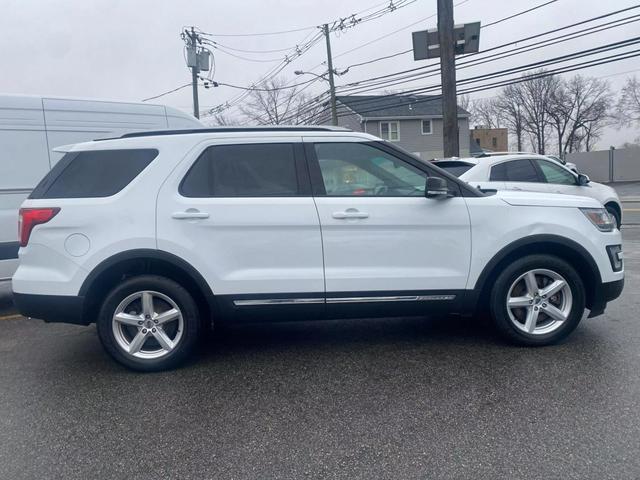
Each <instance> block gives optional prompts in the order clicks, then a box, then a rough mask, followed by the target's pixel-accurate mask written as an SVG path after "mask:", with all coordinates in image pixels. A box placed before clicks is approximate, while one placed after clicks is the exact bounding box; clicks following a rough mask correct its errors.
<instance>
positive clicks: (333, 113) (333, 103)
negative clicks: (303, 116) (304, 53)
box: [322, 23, 338, 126]
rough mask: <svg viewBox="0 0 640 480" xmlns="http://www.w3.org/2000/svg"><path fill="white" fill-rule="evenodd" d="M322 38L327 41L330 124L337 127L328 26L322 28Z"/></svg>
mask: <svg viewBox="0 0 640 480" xmlns="http://www.w3.org/2000/svg"><path fill="white" fill-rule="evenodd" d="M322 30H323V31H324V38H325V40H326V41H327V67H329V93H330V95H331V124H332V125H334V126H337V125H338V108H337V106H336V87H335V84H334V83H333V59H332V58H331V41H330V40H329V25H328V24H326V23H325V24H324V26H323V27H322Z"/></svg>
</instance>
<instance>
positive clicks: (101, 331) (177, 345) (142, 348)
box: [97, 275, 201, 371]
mask: <svg viewBox="0 0 640 480" xmlns="http://www.w3.org/2000/svg"><path fill="white" fill-rule="evenodd" d="M97 323H98V335H99V336H100V340H101V342H102V345H103V346H104V348H105V350H107V352H108V353H109V354H110V355H111V356H112V357H113V358H114V359H115V360H117V361H118V362H120V363H122V364H123V365H125V366H127V367H129V368H132V369H135V370H140V371H157V370H165V369H169V368H174V367H176V366H178V365H179V364H180V363H182V362H183V361H184V360H185V359H186V358H187V357H188V356H189V355H190V354H191V353H192V351H193V350H194V347H195V345H196V341H197V339H198V334H199V330H200V327H201V321H200V318H199V312H198V308H197V306H196V304H195V302H194V300H193V298H192V297H191V295H190V294H189V292H188V291H187V290H185V289H184V288H183V287H182V286H180V285H179V284H178V283H176V282H174V281H173V280H170V279H168V278H165V277H160V276H155V275H143V276H139V277H133V278H130V279H128V280H126V281H125V282H123V283H122V284H120V285H118V286H116V287H115V288H114V289H113V290H112V291H111V292H110V293H109V295H108V296H107V298H106V299H105V301H104V304H103V305H102V308H101V310H100V316H99V318H98V322H97Z"/></svg>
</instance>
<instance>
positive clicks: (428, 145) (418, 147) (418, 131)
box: [341, 118, 469, 160]
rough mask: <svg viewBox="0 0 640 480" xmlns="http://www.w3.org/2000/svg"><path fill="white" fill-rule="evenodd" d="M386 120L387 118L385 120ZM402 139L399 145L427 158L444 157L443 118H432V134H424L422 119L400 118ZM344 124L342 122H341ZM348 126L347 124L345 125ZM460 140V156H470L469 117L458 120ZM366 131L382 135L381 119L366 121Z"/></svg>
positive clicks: (398, 142)
mask: <svg viewBox="0 0 640 480" xmlns="http://www.w3.org/2000/svg"><path fill="white" fill-rule="evenodd" d="M383 121H385V120H383ZM399 122H400V125H399V127H400V140H399V141H397V142H393V143H396V144H397V145H398V146H400V147H402V148H404V149H405V150H408V151H409V152H412V153H415V154H417V155H419V156H420V158H423V159H425V160H431V159H434V158H442V157H443V155H444V152H443V148H444V147H443V135H442V119H441V118H434V119H432V120H431V134H429V135H423V134H422V120H400V121H399ZM341 125H342V123H341ZM345 126H346V125H345ZM458 127H459V132H458V141H459V142H460V156H461V157H468V156H469V121H468V119H467V118H460V119H459V120H458ZM365 131H366V132H367V133H370V134H371V135H375V136H376V137H379V136H380V121H379V120H367V121H366V123H365Z"/></svg>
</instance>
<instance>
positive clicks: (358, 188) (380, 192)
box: [305, 137, 471, 312]
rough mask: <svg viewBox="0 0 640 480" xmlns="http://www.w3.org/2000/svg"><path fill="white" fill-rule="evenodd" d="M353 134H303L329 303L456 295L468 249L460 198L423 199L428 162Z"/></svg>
mask: <svg viewBox="0 0 640 480" xmlns="http://www.w3.org/2000/svg"><path fill="white" fill-rule="evenodd" d="M354 140H357V139H352V138H343V139H341V140H336V138H335V137H332V138H313V137H305V143H306V148H305V150H306V152H307V159H308V161H309V167H310V172H311V178H312V182H313V188H314V199H315V203H316V206H317V208H318V214H319V217H320V224H321V227H322V242H323V250H324V266H325V283H326V291H327V304H328V306H329V305H330V304H332V303H337V304H345V303H365V302H366V303H372V304H375V309H376V310H377V311H378V312H381V311H383V310H384V308H383V305H384V304H389V303H396V302H409V303H415V302H417V303H419V304H421V305H422V306H424V305H426V304H427V302H429V303H431V304H432V303H440V304H442V303H448V301H451V300H454V299H459V297H460V293H461V290H463V289H464V287H465V285H466V281H467V276H468V272H469V263H470V256H471V238H470V224H469V214H468V212H467V207H466V203H465V200H464V198H463V197H462V196H460V192H459V191H458V192H457V193H456V194H455V195H456V196H453V197H451V198H442V199H434V198H426V197H425V191H424V190H425V182H426V178H427V175H428V174H427V172H428V171H429V169H428V167H425V166H424V165H422V166H421V165H420V162H419V161H417V160H415V163H412V162H411V160H409V159H408V158H406V157H402V155H397V154H395V153H394V151H393V150H389V149H388V148H386V147H383V146H382V145H380V144H379V143H377V142H371V143H362V142H361V141H359V142H355V141H354ZM401 157H402V158H401ZM452 185H453V186H455V184H454V183H453V182H452ZM396 311H397V310H396Z"/></svg>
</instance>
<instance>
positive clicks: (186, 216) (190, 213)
mask: <svg viewBox="0 0 640 480" xmlns="http://www.w3.org/2000/svg"><path fill="white" fill-rule="evenodd" d="M171 218H175V219H176V220H190V219H197V218H209V214H208V213H207V212H201V211H200V210H196V209H195V208H188V209H187V210H185V211H184V212H174V213H173V214H172V215H171Z"/></svg>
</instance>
